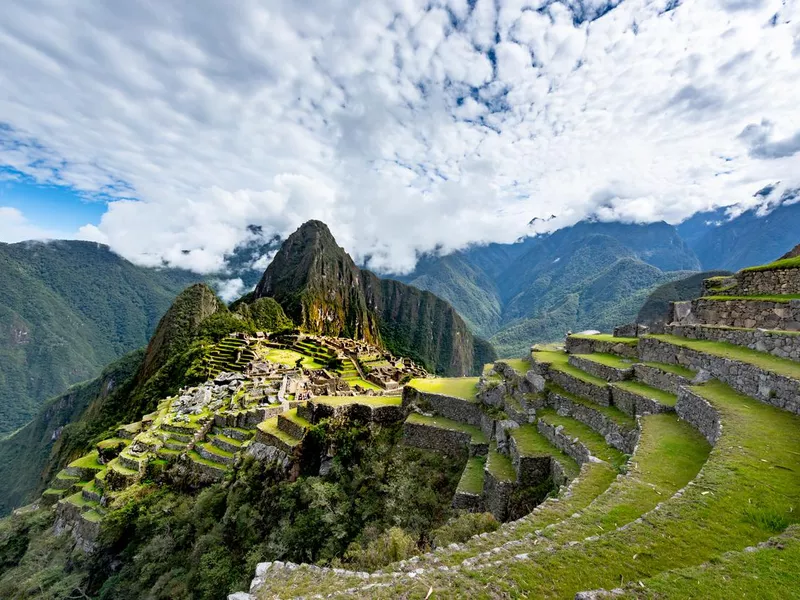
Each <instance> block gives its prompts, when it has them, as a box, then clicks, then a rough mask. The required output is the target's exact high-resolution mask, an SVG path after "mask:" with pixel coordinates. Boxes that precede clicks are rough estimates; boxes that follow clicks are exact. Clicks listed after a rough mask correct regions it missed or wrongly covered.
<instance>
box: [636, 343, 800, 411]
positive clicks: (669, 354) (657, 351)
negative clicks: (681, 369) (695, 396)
mask: <svg viewBox="0 0 800 600" xmlns="http://www.w3.org/2000/svg"><path fill="white" fill-rule="evenodd" d="M639 349H640V352H641V355H642V360H645V361H650V362H663V363H669V364H676V365H683V366H685V367H688V368H690V369H692V370H693V371H700V370H703V369H704V370H706V371H708V372H709V373H710V374H711V375H712V376H713V377H715V378H717V379H719V380H720V381H722V382H723V383H726V384H728V385H729V386H731V387H732V388H733V389H735V390H736V391H737V392H739V393H741V394H744V395H746V396H750V397H751V398H757V399H759V400H761V401H762V402H765V403H767V404H772V405H773V406H777V407H778V408H782V409H784V410H787V411H789V412H793V413H795V414H800V381H798V380H796V379H791V378H789V377H785V376H783V375H777V374H775V373H771V372H769V371H765V370H763V369H761V368H759V367H756V366H754V365H751V364H749V363H743V362H739V361H736V360H731V359H728V358H721V357H717V356H712V355H710V354H704V353H702V352H698V351H696V350H691V349H689V348H683V347H681V346H677V345H673V344H669V343H667V342H664V341H661V340H659V339H657V338H642V339H641V340H640V342H639Z"/></svg>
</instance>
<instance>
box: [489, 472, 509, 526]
mask: <svg viewBox="0 0 800 600" xmlns="http://www.w3.org/2000/svg"><path fill="white" fill-rule="evenodd" d="M514 487H515V484H514V483H513V482H511V481H500V480H498V479H497V478H496V477H495V476H494V475H492V473H491V471H489V469H486V471H485V472H484V482H483V505H484V507H485V508H486V510H487V511H488V512H490V513H492V515H494V518H495V519H497V520H498V521H500V522H501V523H502V522H503V521H505V520H506V517H507V516H508V502H509V500H510V499H511V494H512V492H513V491H514Z"/></svg>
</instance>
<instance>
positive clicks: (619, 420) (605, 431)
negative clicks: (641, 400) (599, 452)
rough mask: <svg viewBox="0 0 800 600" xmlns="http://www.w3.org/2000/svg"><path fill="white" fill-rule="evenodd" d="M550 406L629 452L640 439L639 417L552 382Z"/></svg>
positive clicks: (549, 390) (618, 447) (548, 398)
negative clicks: (637, 419) (578, 394)
mask: <svg viewBox="0 0 800 600" xmlns="http://www.w3.org/2000/svg"><path fill="white" fill-rule="evenodd" d="M547 405H548V407H550V408H553V409H554V410H556V411H557V412H558V413H559V414H561V415H568V416H570V417H572V418H574V419H576V420H577V421H580V422H581V423H584V424H585V425H588V426H589V427H591V428H592V429H593V430H595V431H596V432H597V433H599V434H600V435H601V436H603V438H605V440H606V441H607V442H608V443H609V444H610V445H611V446H613V447H614V448H617V449H618V450H620V451H621V452H624V453H626V454H630V453H632V452H633V449H634V448H635V447H636V442H637V441H638V439H639V430H638V428H637V424H636V419H634V418H633V417H631V416H630V415H627V414H625V413H624V412H622V411H621V410H620V409H619V408H617V407H614V406H600V405H598V404H594V403H592V402H590V401H588V400H586V399H584V398H581V397H579V396H575V395H574V394H570V393H569V392H567V391H566V390H564V389H562V388H559V387H558V386H555V385H552V384H549V385H548V390H547Z"/></svg>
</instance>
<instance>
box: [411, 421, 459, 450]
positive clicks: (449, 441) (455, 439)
mask: <svg viewBox="0 0 800 600" xmlns="http://www.w3.org/2000/svg"><path fill="white" fill-rule="evenodd" d="M471 441H472V436H470V435H469V434H468V433H466V432H463V431H453V430H450V429H442V428H440V427H431V426H429V425H422V424H419V423H408V422H406V423H405V424H404V425H403V443H404V444H406V445H407V446H412V447H414V448H423V449H425V450H434V451H436V452H441V453H442V454H447V455H448V456H466V455H467V454H468V452H469V447H470V442H471Z"/></svg>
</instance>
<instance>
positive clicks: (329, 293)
mask: <svg viewBox="0 0 800 600" xmlns="http://www.w3.org/2000/svg"><path fill="white" fill-rule="evenodd" d="M265 297H271V298H274V299H275V300H277V301H278V302H279V303H280V304H281V306H283V308H284V310H285V311H286V313H287V315H288V316H289V317H290V318H292V319H293V320H294V322H295V323H297V324H298V325H300V326H301V327H302V328H303V329H305V330H307V331H310V332H314V333H319V334H323V335H331V336H343V337H350V338H354V339H363V340H365V341H368V342H370V343H375V344H383V345H385V346H386V347H387V348H388V349H389V350H391V351H392V352H394V353H396V354H399V355H404V356H410V357H412V358H414V359H415V360H417V361H419V362H421V363H422V364H423V365H425V366H426V367H427V368H428V369H430V370H432V371H437V372H440V373H446V374H450V375H455V374H461V375H463V374H468V373H472V372H474V371H477V370H478V369H479V368H480V367H481V365H482V364H483V362H486V361H488V360H491V358H492V353H491V350H490V348H489V347H488V346H487V345H486V344H484V343H480V342H479V343H477V344H476V342H475V339H474V338H473V336H472V333H471V332H470V330H469V328H468V327H467V325H466V323H464V321H463V320H462V319H461V317H460V316H459V315H458V313H456V311H455V310H454V309H453V307H452V306H450V305H449V304H448V303H447V302H445V301H443V300H442V299H440V298H438V297H437V296H435V295H434V294H432V293H430V292H423V291H420V290H419V289H416V288H414V287H411V286H408V285H405V284H403V283H401V282H399V281H394V280H387V279H380V278H379V277H377V276H376V275H374V274H373V273H370V272H369V271H365V270H362V269H359V268H358V267H357V266H356V265H355V263H354V262H353V260H352V259H351V258H350V256H349V255H348V254H347V253H346V252H345V251H344V250H343V249H342V248H340V247H339V246H338V245H337V244H336V240H335V239H334V238H333V236H332V235H331V233H330V231H329V230H328V228H327V226H326V225H325V224H324V223H321V222H319V221H309V222H308V223H305V224H304V225H302V226H301V227H300V228H299V229H298V230H297V231H296V232H294V233H293V234H292V235H291V236H289V238H287V240H286V241H285V242H284V243H283V245H282V246H281V248H280V250H279V251H278V253H277V254H276V256H275V258H274V259H273V261H272V263H271V264H270V265H269V267H268V268H267V270H266V272H265V273H264V277H263V278H262V279H261V282H260V283H259V284H258V286H257V287H256V289H255V292H254V294H253V298H254V299H256V300H257V299H259V298H265Z"/></svg>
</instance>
